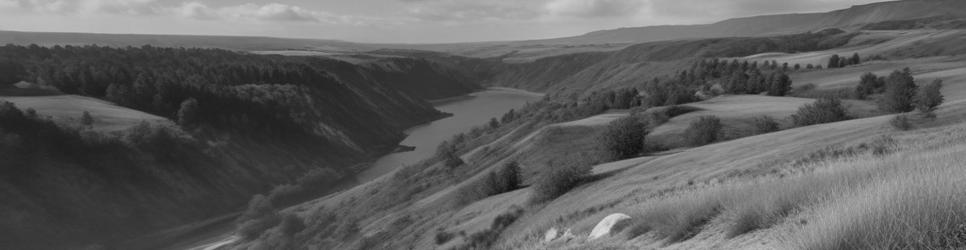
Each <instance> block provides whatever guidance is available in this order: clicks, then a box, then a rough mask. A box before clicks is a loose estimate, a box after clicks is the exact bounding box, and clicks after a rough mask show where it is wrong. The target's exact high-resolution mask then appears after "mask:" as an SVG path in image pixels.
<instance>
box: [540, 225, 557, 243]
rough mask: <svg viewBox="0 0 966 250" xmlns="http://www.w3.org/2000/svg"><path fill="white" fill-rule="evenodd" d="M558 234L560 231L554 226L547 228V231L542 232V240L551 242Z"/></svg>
mask: <svg viewBox="0 0 966 250" xmlns="http://www.w3.org/2000/svg"><path fill="white" fill-rule="evenodd" d="M559 234H560V231H559V230H557V228H556V227H551V228H550V229H549V230H547V233H545V234H543V242H551V241H553V240H556V239H557V235H559Z"/></svg>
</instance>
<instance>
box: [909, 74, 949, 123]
mask: <svg viewBox="0 0 966 250" xmlns="http://www.w3.org/2000/svg"><path fill="white" fill-rule="evenodd" d="M942 88H943V81H942V80H935V81H933V82H932V83H930V84H927V85H926V86H923V87H922V89H920V90H919V92H918V93H916V98H915V105H916V109H919V112H922V113H923V114H926V115H927V116H929V117H931V116H932V115H933V112H935V111H936V107H939V105H941V104H942V103H943V94H942Z"/></svg>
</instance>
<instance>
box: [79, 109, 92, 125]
mask: <svg viewBox="0 0 966 250" xmlns="http://www.w3.org/2000/svg"><path fill="white" fill-rule="evenodd" d="M80 122H81V125H84V126H86V127H90V126H93V125H94V117H93V116H91V113H90V112H87V111H84V113H83V114H81V118H80Z"/></svg>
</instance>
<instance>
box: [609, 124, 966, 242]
mask: <svg viewBox="0 0 966 250" xmlns="http://www.w3.org/2000/svg"><path fill="white" fill-rule="evenodd" d="M964 128H966V126H961V125H960V126H957V127H954V128H949V129H944V130H939V131H934V132H932V133H931V134H930V135H914V136H908V138H907V139H906V140H904V141H902V142H900V143H899V144H901V145H903V146H901V148H899V149H896V150H898V151H899V152H898V153H895V154H891V155H883V154H881V152H878V151H877V150H871V151H868V152H864V153H859V154H850V155H845V156H838V157H835V158H828V159H819V160H816V161H815V162H813V163H811V164H812V165H813V166H809V168H813V169H815V170H814V171H812V172H808V173H805V174H801V175H798V176H794V177H785V178H762V179H757V180H753V181H745V182H739V183H733V184H725V185H717V186H713V187H710V188H702V189H694V190H690V191H684V192H683V193H679V194H677V195H674V196H672V197H668V198H665V199H662V200H660V201H658V202H652V203H648V204H645V205H643V206H641V207H638V208H637V209H638V211H637V212H636V213H635V216H633V217H634V218H636V222H635V224H634V225H633V226H631V227H630V228H629V229H628V230H627V231H626V232H625V233H626V234H627V236H628V237H629V238H631V239H633V238H636V237H638V236H640V235H643V234H646V233H651V234H652V235H654V236H655V237H657V238H659V239H664V240H665V242H666V243H667V244H673V243H676V242H681V241H685V240H688V239H690V238H691V237H694V236H695V235H697V234H698V233H700V232H702V230H703V229H705V227H706V226H707V225H708V224H709V223H712V222H713V223H722V225H723V228H724V234H725V235H724V236H725V239H728V238H733V237H739V236H741V235H744V234H747V233H749V232H753V231H756V230H763V229H768V228H771V227H775V226H777V225H782V224H783V223H787V224H784V225H789V226H791V228H792V229H793V230H792V231H793V232H792V233H790V234H787V235H781V236H778V238H780V239H779V241H780V242H781V244H783V245H785V246H786V247H787V248H790V249H809V250H812V249H815V250H823V249H952V248H964V247H966V166H963V162H966V136H964V135H963V132H966V131H964V130H966V129H964ZM936 135H945V136H946V137H944V138H943V140H932V139H930V138H934V137H935V136H936ZM893 147H897V146H893ZM796 215H802V216H796ZM789 218H795V221H789V220H790V219H789Z"/></svg>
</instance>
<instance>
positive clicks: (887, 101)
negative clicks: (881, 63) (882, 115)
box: [879, 68, 918, 113]
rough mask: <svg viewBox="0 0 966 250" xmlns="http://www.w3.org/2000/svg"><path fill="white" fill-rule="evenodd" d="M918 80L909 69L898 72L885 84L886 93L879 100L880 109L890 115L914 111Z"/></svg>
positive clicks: (891, 75)
mask: <svg viewBox="0 0 966 250" xmlns="http://www.w3.org/2000/svg"><path fill="white" fill-rule="evenodd" d="M917 88H918V87H917V86H916V80H915V78H913V77H912V72H911V71H910V70H909V68H906V69H905V70H902V71H899V70H896V71H894V72H892V74H890V75H889V78H887V79H886V82H885V92H884V93H883V95H882V98H881V99H880V100H879V109H880V110H882V111H885V112H889V113H902V112H909V111H912V110H913V108H914V107H913V98H915V95H916V89H917Z"/></svg>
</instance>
